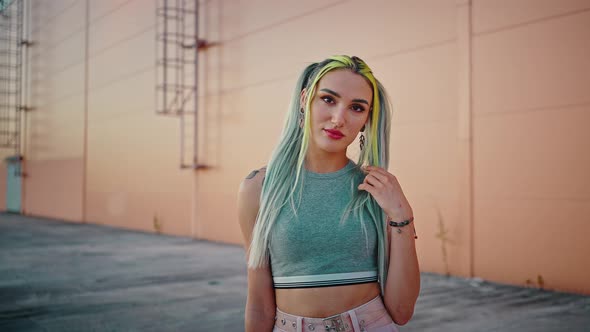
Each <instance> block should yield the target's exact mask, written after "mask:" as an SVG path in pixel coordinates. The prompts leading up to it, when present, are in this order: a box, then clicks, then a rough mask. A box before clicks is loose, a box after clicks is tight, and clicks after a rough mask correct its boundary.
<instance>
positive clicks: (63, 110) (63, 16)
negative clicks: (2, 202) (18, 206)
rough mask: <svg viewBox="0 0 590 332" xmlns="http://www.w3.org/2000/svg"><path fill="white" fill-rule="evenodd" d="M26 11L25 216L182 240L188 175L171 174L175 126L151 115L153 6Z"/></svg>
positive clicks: (67, 4)
mask: <svg viewBox="0 0 590 332" xmlns="http://www.w3.org/2000/svg"><path fill="white" fill-rule="evenodd" d="M87 4H89V7H88V8H87V7H86V5H87ZM32 8H33V10H32V13H31V16H32V19H33V20H32V27H31V28H32V39H33V40H34V41H35V42H36V44H35V47H34V48H33V49H32V56H31V71H32V75H33V77H32V84H31V101H32V105H33V106H34V107H35V110H34V111H33V112H31V113H30V115H29V119H28V123H27V124H28V131H29V132H28V136H27V145H26V146H25V150H24V155H25V158H26V160H27V164H26V165H27V166H26V167H27V168H26V172H27V173H28V175H29V176H28V177H27V178H25V179H24V188H25V194H24V203H23V205H24V211H25V213H26V214H33V215H41V216H47V217H54V218H61V219H66V220H71V221H83V222H92V223H100V224H108V225H114V226H119V227H125V228H133V229H140V230H145V231H151V232H155V231H162V232H163V233H167V234H177V235H191V234H192V233H193V230H192V228H193V226H194V225H193V223H192V205H193V203H192V201H193V196H194V195H193V194H192V188H193V182H192V179H193V177H194V174H193V173H192V172H191V171H180V169H179V163H178V160H179V155H178V154H179V153H178V151H179V148H178V141H179V138H178V137H179V133H178V132H179V122H178V119H171V118H165V117H158V116H156V115H155V112H154V98H153V93H154V86H155V81H154V76H155V72H154V63H155V54H154V41H155V35H154V33H155V30H154V25H155V20H154V18H155V2H153V1H88V2H87V1H73V2H72V1H65V0H64V1H43V0H37V1H33V4H32ZM87 9H88V14H89V17H88V18H89V19H88V22H87V20H86V12H87ZM87 23H88V30H87V29H86V24H87ZM86 34H88V39H86ZM86 41H88V58H87V59H86V56H85V45H86ZM86 64H87V68H88V73H87V74H86ZM86 80H87V82H88V89H87V91H86V89H85V81H86ZM86 111H87V113H85V112H86ZM86 115H87V125H86V122H85V116H86ZM85 139H86V143H85ZM4 181H5V180H4ZM4 195H5V193H4ZM156 224H157V225H156Z"/></svg>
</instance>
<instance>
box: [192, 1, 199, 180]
mask: <svg viewBox="0 0 590 332" xmlns="http://www.w3.org/2000/svg"><path fill="white" fill-rule="evenodd" d="M194 1H195V72H194V75H195V78H194V80H195V82H194V83H195V84H194V85H193V95H194V96H195V97H194V110H195V111H194V119H193V120H194V121H193V122H194V130H193V145H194V146H193V150H194V151H193V168H195V169H196V168H197V166H198V164H199V161H198V156H199V145H198V144H199V131H198V129H199V121H198V120H199V113H198V110H199V94H198V93H199V89H198V84H199V0H194Z"/></svg>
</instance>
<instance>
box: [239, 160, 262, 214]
mask: <svg viewBox="0 0 590 332" xmlns="http://www.w3.org/2000/svg"><path fill="white" fill-rule="evenodd" d="M265 176H266V166H265V167H262V168H259V169H256V170H253V171H252V172H250V174H248V176H246V178H245V179H244V180H242V183H241V184H240V190H239V196H240V198H241V199H246V200H247V201H251V202H252V203H256V205H258V201H259V200H260V192H261V191H262V184H263V182H264V177H265Z"/></svg>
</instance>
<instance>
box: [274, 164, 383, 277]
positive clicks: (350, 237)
mask: <svg viewBox="0 0 590 332" xmlns="http://www.w3.org/2000/svg"><path fill="white" fill-rule="evenodd" d="M302 174H303V177H302V181H303V187H302V189H303V193H302V196H301V203H300V205H299V208H298V209H297V217H295V215H294V214H293V210H292V208H291V205H290V204H286V205H285V206H284V207H283V209H282V210H281V212H280V213H279V215H278V218H277V220H276V221H275V223H274V225H273V226H272V229H271V236H270V241H269V252H270V263H271V269H272V275H273V281H274V287H275V288H304V287H323V286H336V285H349V284H359V283H367V282H375V281H377V233H376V229H375V225H374V223H373V221H372V219H371V218H370V216H369V214H368V213H367V212H366V211H362V214H363V223H364V227H363V225H361V221H360V219H359V218H357V217H356V216H355V214H354V213H351V214H350V215H349V217H348V219H347V220H345V222H344V223H343V224H341V217H342V215H343V213H344V211H345V210H346V207H347V205H348V203H349V202H350V200H351V199H352V192H353V191H356V190H358V189H357V187H358V185H359V184H360V183H361V182H362V180H363V176H364V174H363V173H362V171H361V170H360V169H359V168H358V167H356V164H355V163H354V162H352V161H350V160H349V162H348V164H347V165H346V166H345V167H344V168H342V169H340V170H338V171H336V172H332V173H314V172H310V171H308V170H304V171H303V172H302ZM351 180H352V181H351Z"/></svg>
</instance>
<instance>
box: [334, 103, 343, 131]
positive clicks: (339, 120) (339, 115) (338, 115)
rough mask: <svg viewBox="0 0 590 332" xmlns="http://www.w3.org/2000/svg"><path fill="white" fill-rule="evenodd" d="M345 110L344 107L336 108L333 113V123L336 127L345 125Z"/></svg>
mask: <svg viewBox="0 0 590 332" xmlns="http://www.w3.org/2000/svg"><path fill="white" fill-rule="evenodd" d="M345 114H346V113H345V109H344V107H335V108H334V110H333V111H332V123H333V124H334V126H335V127H342V125H344V117H345Z"/></svg>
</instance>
